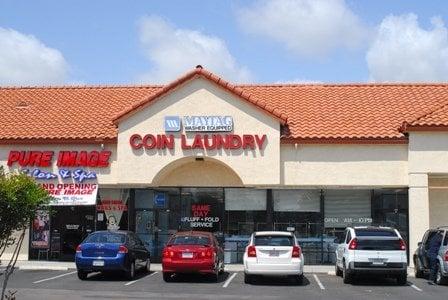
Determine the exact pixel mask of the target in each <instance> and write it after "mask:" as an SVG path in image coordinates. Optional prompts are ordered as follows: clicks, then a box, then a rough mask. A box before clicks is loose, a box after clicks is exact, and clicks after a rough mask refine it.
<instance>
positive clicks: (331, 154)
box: [281, 144, 408, 187]
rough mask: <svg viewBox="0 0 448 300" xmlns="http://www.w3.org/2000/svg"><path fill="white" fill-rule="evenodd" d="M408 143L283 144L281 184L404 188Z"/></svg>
mask: <svg viewBox="0 0 448 300" xmlns="http://www.w3.org/2000/svg"><path fill="white" fill-rule="evenodd" d="M407 159H408V153H407V145H353V144H352V145H308V144H305V145H282V147H281V162H282V183H283V184H285V185H292V186H341V187H342V186H346V187H350V186H356V187H360V186H363V187H364V186H365V187H376V186H378V187H405V186H407V185H408V176H407V173H408V169H407Z"/></svg>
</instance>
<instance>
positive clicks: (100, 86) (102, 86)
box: [0, 84, 165, 90]
mask: <svg viewBox="0 0 448 300" xmlns="http://www.w3.org/2000/svg"><path fill="white" fill-rule="evenodd" d="M164 86H165V85H164V84H94V85H88V84H86V85H81V84H80V85H43V86H38V85H33V86H31V85H30V86H0V90H24V89H30V90H31V89H36V90H43V89H52V90H53V89H55V90H57V89H61V90H62V89H134V88H163V87H164Z"/></svg>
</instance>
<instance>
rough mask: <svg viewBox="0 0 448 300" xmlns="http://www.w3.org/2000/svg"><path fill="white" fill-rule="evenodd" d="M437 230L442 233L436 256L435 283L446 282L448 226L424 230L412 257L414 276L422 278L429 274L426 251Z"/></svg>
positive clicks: (447, 270)
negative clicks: (436, 270)
mask: <svg viewBox="0 0 448 300" xmlns="http://www.w3.org/2000/svg"><path fill="white" fill-rule="evenodd" d="M437 232H440V233H441V234H442V235H443V240H442V245H441V246H440V250H439V254H438V256H437V260H438V272H437V277H436V283H437V284H448V226H440V227H437V228H435V229H429V230H427V231H426V232H425V235H424V236H423V238H422V241H421V242H419V243H418V248H417V250H416V251H415V253H414V257H413V259H414V272H415V277H417V278H422V277H425V276H426V275H427V274H429V271H430V270H429V261H428V257H427V254H426V253H427V251H428V249H429V241H430V240H431V238H432V237H433V236H434V234H436V233H437Z"/></svg>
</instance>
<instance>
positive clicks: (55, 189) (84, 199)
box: [41, 183, 98, 205]
mask: <svg viewBox="0 0 448 300" xmlns="http://www.w3.org/2000/svg"><path fill="white" fill-rule="evenodd" d="M41 186H42V187H43V188H44V189H46V190H47V191H48V193H49V194H50V195H51V196H52V197H53V198H54V199H53V201H52V202H51V203H50V205H95V204H96V196H97V194H98V184H97V183H42V184H41Z"/></svg>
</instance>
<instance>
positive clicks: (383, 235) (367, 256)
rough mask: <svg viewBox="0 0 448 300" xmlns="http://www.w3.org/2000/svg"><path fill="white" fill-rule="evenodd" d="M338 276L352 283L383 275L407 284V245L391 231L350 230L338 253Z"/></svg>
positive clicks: (338, 248) (382, 228)
mask: <svg viewBox="0 0 448 300" xmlns="http://www.w3.org/2000/svg"><path fill="white" fill-rule="evenodd" d="M335 269H336V275H337V276H342V277H343V279H344V283H351V282H352V281H353V277H354V276H355V275H358V274H381V275H385V276H389V277H394V278H396V279H397V282H398V284H402V285H403V284H406V282H407V256H406V244H405V242H404V241H403V239H402V238H401V235H400V233H399V232H398V231H397V230H396V229H393V228H389V227H348V228H347V229H346V230H345V239H344V241H341V243H340V244H339V245H338V247H337V249H336V266H335Z"/></svg>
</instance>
